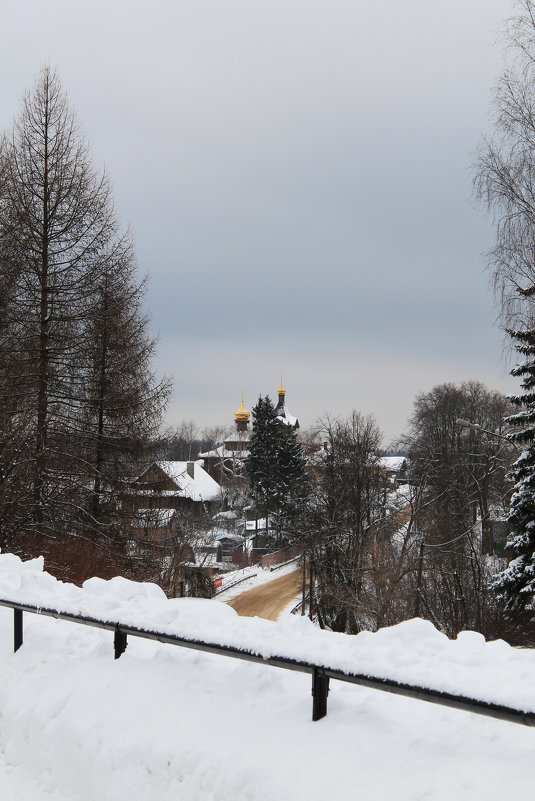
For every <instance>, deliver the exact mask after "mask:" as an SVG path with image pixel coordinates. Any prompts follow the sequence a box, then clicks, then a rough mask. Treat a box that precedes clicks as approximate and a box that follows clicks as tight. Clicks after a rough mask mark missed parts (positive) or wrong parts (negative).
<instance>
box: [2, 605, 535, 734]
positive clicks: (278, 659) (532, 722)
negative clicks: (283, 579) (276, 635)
mask: <svg viewBox="0 0 535 801" xmlns="http://www.w3.org/2000/svg"><path fill="white" fill-rule="evenodd" d="M0 606H4V607H9V608H11V609H13V611H14V621H13V645H14V650H15V651H17V650H18V649H19V648H20V647H21V645H22V644H23V639H24V632H23V613H24V612H30V613H32V614H36V615H45V616H47V617H53V618H56V619H58V620H67V621H68V622H70V623H79V624H81V625H84V626H93V627H95V628H100V629H106V630H107V631H113V632H114V656H115V659H118V658H119V657H120V656H121V654H123V653H124V652H125V650H126V647H127V639H128V637H129V636H130V637H141V638H143V639H146V640H156V641H157V642H161V643H166V644H169V645H179V646H181V647H182V648H192V649H194V650H197V651H206V652H208V653H211V654H219V655H221V656H230V657H233V658H234V659H243V660H246V661H248V662H258V663H259V664H263V665H272V666H273V667H279V668H285V669H286V670H296V671H298V672H300V673H310V674H311V675H312V699H313V700H312V720H321V718H323V717H325V715H326V714H327V696H328V694H329V681H330V679H335V680H337V681H345V682H348V683H350V684H358V685H360V686H362V687H368V688H371V689H374V690H383V691H384V692H389V693H394V694H395V695H404V696H406V697H408V698H416V699H418V700H420V701H428V702H430V703H433V704H440V705H442V706H448V707H451V708H453V709H461V710H464V711H465V712H474V713H476V714H478V715H486V716H487V717H491V718H498V719H499V720H506V721H509V722H511V723H521V724H523V725H525V726H535V712H532V711H529V710H519V709H515V708H512V707H508V706H504V705H502V704H494V703H491V702H486V701H480V700H478V699H476V698H468V697H466V696H463V695H455V694H454V693H448V692H442V691H440V690H433V689H430V688H427V687H418V686H415V685H412V684H404V683H402V682H398V681H394V680H393V679H383V678H379V677H376V676H366V675H364V674H358V673H344V672H342V671H340V670H334V669H331V668H328V667H325V666H318V665H313V664H311V663H309V662H305V661H302V662H301V661H299V660H296V659H290V658H288V657H285V656H283V655H275V656H270V657H263V656H261V655H259V654H253V653H251V652H250V651H246V650H244V649H240V648H234V647H232V646H228V645H221V644H219V643H213V642H205V641H202V640H194V639H188V638H185V637H180V636H178V635H175V634H165V633H163V632H159V631H146V630H144V629H138V628H136V627H134V626H129V625H125V624H124V623H121V622H120V621H115V622H112V621H105V620H98V619H96V618H92V617H85V616H84V615H74V614H71V613H69V612H60V611H59V610H57V609H48V608H46V607H39V606H32V605H31V604H24V603H18V602H16V601H12V600H6V599H0Z"/></svg>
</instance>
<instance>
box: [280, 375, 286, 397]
mask: <svg viewBox="0 0 535 801" xmlns="http://www.w3.org/2000/svg"><path fill="white" fill-rule="evenodd" d="M279 395H286V390H285V389H284V387H283V386H282V376H281V385H280V387H279Z"/></svg>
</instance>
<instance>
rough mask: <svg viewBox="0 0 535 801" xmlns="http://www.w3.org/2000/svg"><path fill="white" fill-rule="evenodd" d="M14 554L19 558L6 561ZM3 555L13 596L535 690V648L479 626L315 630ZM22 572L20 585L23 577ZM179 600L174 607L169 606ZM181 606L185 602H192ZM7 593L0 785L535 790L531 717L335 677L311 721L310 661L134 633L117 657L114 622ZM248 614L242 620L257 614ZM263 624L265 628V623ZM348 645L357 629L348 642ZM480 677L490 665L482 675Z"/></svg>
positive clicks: (461, 793) (220, 798) (243, 794)
mask: <svg viewBox="0 0 535 801" xmlns="http://www.w3.org/2000/svg"><path fill="white" fill-rule="evenodd" d="M6 560H7V561H6ZM39 574H40V571H39V564H35V563H34V564H33V566H32V565H29V566H26V567H25V568H24V567H20V566H18V565H17V563H16V562H15V561H14V560H13V558H11V560H10V559H9V558H8V557H1V556H0V596H6V595H10V596H12V595H13V594H16V593H18V594H20V595H25V596H26V597H27V598H28V597H29V596H30V595H31V594H32V592H33V596H34V598H38V597H40V598H41V600H42V601H44V600H45V599H46V600H47V604H44V603H43V605H49V606H50V605H52V604H51V603H50V602H51V599H52V596H53V595H54V594H55V595H56V598H57V599H58V603H57V606H62V607H67V606H71V605H72V604H77V605H78V606H79V607H80V609H85V610H86V611H87V610H88V609H89V608H93V611H95V610H97V609H100V610H104V609H105V607H106V606H107V605H109V604H110V603H112V605H113V599H114V598H115V602H114V609H112V610H111V611H112V612H113V613H114V614H115V613H119V612H120V613H121V614H123V613H124V611H125V609H128V608H129V609H130V616H131V617H132V618H134V617H136V616H137V617H138V619H139V621H140V623H143V624H146V623H147V621H148V620H149V619H150V616H151V615H152V616H154V617H156V618H157V619H159V620H160V621H161V623H162V626H163V625H165V627H167V628H169V627H170V628H180V627H183V626H186V627H187V624H186V622H185V621H184V620H183V619H182V617H183V614H182V613H185V614H186V617H187V618H189V619H190V622H191V623H192V624H193V625H194V626H196V627H197V628H198V630H199V632H200V631H201V630H204V631H210V632H211V633H212V634H213V633H214V631H215V630H216V629H219V631H220V634H221V636H222V637H223V638H225V639H227V640H228V639H232V638H233V637H234V638H241V640H242V642H245V641H246V640H247V638H249V639H250V640H251V641H253V640H255V638H256V637H258V638H259V639H260V640H262V641H263V642H264V643H265V645H264V647H265V648H266V649H267V650H268V651H271V650H272V648H273V647H274V646H276V647H278V648H279V649H280V648H281V647H286V645H288V643H289V642H291V643H293V647H294V648H295V649H299V648H301V649H302V650H303V652H304V653H305V654H309V655H310V654H312V653H316V654H317V653H318V651H317V644H318V643H321V648H320V650H323V651H324V652H325V653H326V654H327V655H328V656H329V658H335V657H336V654H337V653H339V654H341V656H340V657H339V659H340V660H342V661H345V660H347V659H349V658H350V654H351V659H353V660H356V661H357V663H360V664H361V665H365V663H366V662H368V663H369V662H370V660H371V661H373V662H374V664H375V669H378V670H380V669H382V670H383V671H389V672H390V673H391V674H392V675H403V676H405V677H408V676H411V675H412V676H414V677H415V678H417V677H419V678H420V679H421V680H423V679H424V678H425V677H429V678H431V679H433V683H434V684H436V685H437V686H449V687H451V686H452V685H458V686H459V689H461V690H466V689H467V688H469V687H471V688H477V687H478V686H480V687H481V694H482V695H488V694H489V693H491V694H493V695H494V696H495V698H496V700H501V701H503V700H504V699H508V700H509V702H512V701H513V700H515V699H516V701H517V702H518V703H521V704H522V705H523V706H525V707H527V708H535V706H529V705H531V704H534V703H535V689H534V688H533V687H532V685H535V682H533V675H534V674H535V654H534V653H533V652H531V651H527V650H525V651H518V650H515V649H512V648H509V646H507V645H506V644H505V643H495V644H487V645H485V644H484V642H483V641H482V639H481V638H479V637H478V635H475V634H470V633H467V634H464V635H462V636H461V637H460V638H459V640H458V641H457V642H450V641H448V640H447V639H446V638H445V637H444V636H443V635H441V634H440V633H439V632H437V631H436V630H435V629H434V628H433V627H432V626H431V625H430V624H428V623H425V622H423V621H418V620H416V621H409V622H407V623H404V624H401V625H400V626H396V627H393V628H391V629H386V630H384V631H382V632H378V633H377V634H368V635H365V636H364V637H363V635H358V636H357V637H346V636H345V635H333V634H330V633H326V632H319V631H317V630H315V629H313V628H312V626H311V624H310V623H309V622H308V621H307V620H306V619H302V618H300V617H297V618H292V619H291V620H287V621H284V622H281V623H279V624H276V623H270V622H268V621H259V620H246V619H243V618H238V617H237V615H235V613H234V612H233V610H231V609H230V608H229V607H227V606H225V605H223V604H219V603H218V602H217V601H198V602H196V601H191V600H189V599H181V600H175V601H165V600H162V599H161V597H160V595H159V593H158V591H157V589H155V588H152V587H147V586H146V585H145V586H143V585H133V584H132V583H129V582H125V581H124V580H117V581H115V582H114V583H113V582H112V583H111V584H110V582H99V581H95V580H92V581H91V582H90V583H89V584H88V586H87V587H86V589H85V590H78V591H76V588H72V587H71V586H70V585H61V584H59V583H58V582H55V581H54V580H53V579H52V580H50V579H49V577H47V576H46V574H43V573H41V574H40V575H39ZM17 583H18V587H17V586H16V585H17ZM166 609H167V614H166V613H165V610H166ZM181 610H182V611H181ZM24 620H25V637H24V645H23V647H22V648H21V649H20V650H19V651H18V652H17V653H16V654H13V653H12V642H13V639H12V637H13V632H12V625H13V613H12V611H11V610H8V609H0V675H1V677H2V680H1V682H0V799H1V801H4V799H5V801H8V799H9V801H44V799H47V801H97V799H98V801H152V799H158V801H171V799H172V800H173V801H176V800H177V799H179V800H180V801H268V799H269V801H273V799H277V801H286V800H287V801H290V799H291V801H301V799H302V800H303V801H304V800H305V799H307V801H324V799H330V800H331V801H338V800H339V801H342V799H343V800H344V801H345V799H347V798H358V799H359V801H371V800H372V799H373V800H374V801H375V800H377V801H379V800H380V801H383V799H385V800H386V799H390V798H395V799H396V801H409V800H410V801H423V799H432V800H433V801H443V800H444V801H446V799H447V800H448V801H451V799H456V801H457V799H466V800H468V799H470V801H473V800H474V799H485V801H494V800H496V801H498V799H504V798H505V797H508V796H516V797H522V798H530V797H532V795H533V770H532V764H533V753H534V750H535V730H533V729H529V728H525V727H523V726H519V725H515V724H512V723H504V722H501V721H497V720H492V719H488V718H484V717H480V716H477V715H472V714H470V713H466V712H459V711H456V710H449V709H446V708H443V707H439V706H435V705H431V704H428V703H425V702H422V701H416V700H409V699H404V698H399V697H396V696H391V695H389V694H387V693H381V692H379V691H373V690H366V689H364V688H360V687H355V686H352V685H345V684H343V683H341V682H332V683H331V693H330V696H329V711H328V715H327V717H326V718H324V719H323V720H322V721H319V722H317V723H312V722H311V720H310V717H311V697H310V677H309V676H307V675H303V674H299V673H293V672H290V671H285V670H280V669H277V668H273V667H270V666H267V665H257V664H250V663H246V662H241V661H238V660H233V659H230V658H226V657H221V656H215V655H210V654H204V653H200V652H196V651H187V650H185V649H181V648H177V647H175V646H171V645H161V644H159V643H156V642H152V641H146V640H139V639H137V638H130V639H129V645H128V649H127V651H126V653H125V654H124V655H123V656H122V657H121V658H120V659H119V660H114V659H113V635H112V634H111V633H110V632H106V631H102V630H99V629H92V628H88V627H85V626H79V625H75V624H70V623H66V622H64V621H56V620H53V619H51V618H47V617H38V616H36V615H29V614H27V615H25V616H24ZM244 626H245V627H244ZM255 631H256V635H255ZM344 643H345V645H344ZM479 678H480V679H481V681H479Z"/></svg>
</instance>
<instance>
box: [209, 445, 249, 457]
mask: <svg viewBox="0 0 535 801" xmlns="http://www.w3.org/2000/svg"><path fill="white" fill-rule="evenodd" d="M199 455H200V457H201V459H247V457H248V456H249V451H246V450H243V451H242V450H229V449H228V448H226V447H225V445H220V446H219V447H218V448H214V449H213V450H211V451H205V453H201V454H199Z"/></svg>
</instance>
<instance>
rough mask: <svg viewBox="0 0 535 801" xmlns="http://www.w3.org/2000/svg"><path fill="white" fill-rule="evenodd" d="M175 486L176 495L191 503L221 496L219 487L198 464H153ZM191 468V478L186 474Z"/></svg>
mask: <svg viewBox="0 0 535 801" xmlns="http://www.w3.org/2000/svg"><path fill="white" fill-rule="evenodd" d="M155 464H156V465H157V467H159V468H160V470H162V471H163V472H164V473H165V475H166V476H168V477H169V478H170V479H171V481H173V482H174V483H175V484H176V486H177V490H176V493H174V494H176V495H179V496H180V497H182V498H191V500H192V501H213V500H215V499H216V498H219V497H220V495H221V487H220V486H219V484H218V483H217V481H215V479H213V478H212V476H210V475H209V474H208V473H207V472H206V470H205V469H204V468H203V467H202V466H201V465H200V464H199V463H198V462H171V461H159V462H156V463H155ZM188 464H190V465H192V467H193V477H192V476H190V474H189V473H188Z"/></svg>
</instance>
